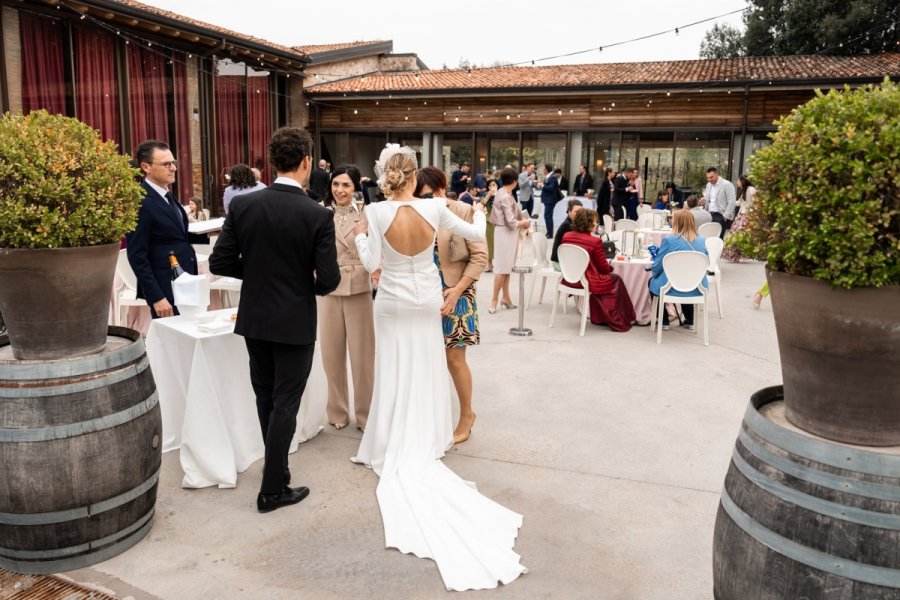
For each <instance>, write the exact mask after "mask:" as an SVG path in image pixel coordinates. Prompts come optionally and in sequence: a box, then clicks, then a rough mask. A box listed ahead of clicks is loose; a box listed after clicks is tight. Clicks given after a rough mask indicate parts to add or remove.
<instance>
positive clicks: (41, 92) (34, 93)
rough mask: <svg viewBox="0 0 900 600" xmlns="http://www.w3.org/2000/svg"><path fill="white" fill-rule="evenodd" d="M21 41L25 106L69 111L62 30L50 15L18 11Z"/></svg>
mask: <svg viewBox="0 0 900 600" xmlns="http://www.w3.org/2000/svg"><path fill="white" fill-rule="evenodd" d="M19 32H20V34H19V35H20V39H21V42H22V110H23V112H25V113H26V114H27V113H29V112H31V111H32V110H37V109H39V108H46V109H47V110H48V111H49V112H51V113H54V114H62V115H64V114H66V78H65V67H64V66H63V30H62V26H61V24H60V22H59V21H58V20H56V19H52V18H50V17H43V16H40V15H35V14H33V13H29V12H27V11H24V10H20V11H19Z"/></svg>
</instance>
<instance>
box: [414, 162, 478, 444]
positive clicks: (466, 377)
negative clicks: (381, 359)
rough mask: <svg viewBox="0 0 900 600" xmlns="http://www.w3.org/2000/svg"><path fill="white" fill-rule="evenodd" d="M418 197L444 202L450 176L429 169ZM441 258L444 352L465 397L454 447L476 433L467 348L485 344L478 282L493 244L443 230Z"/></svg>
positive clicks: (463, 208)
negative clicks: (480, 339) (479, 325)
mask: <svg viewBox="0 0 900 600" xmlns="http://www.w3.org/2000/svg"><path fill="white" fill-rule="evenodd" d="M416 179H417V181H416V190H415V192H413V195H414V196H416V197H417V198H425V197H429V198H430V197H434V198H443V197H444V190H445V189H446V188H447V176H446V175H444V172H443V171H441V170H440V169H438V168H435V167H424V168H422V169H420V170H419V173H418V174H417V176H416ZM447 208H449V209H450V210H451V211H453V213H454V214H455V215H456V216H457V217H459V218H460V219H463V220H465V221H468V222H469V223H472V222H473V217H472V214H473V210H472V207H471V206H469V205H468V204H466V203H464V202H458V201H456V200H447ZM435 255H436V256H435V259H436V262H437V266H438V269H439V270H440V273H441V287H443V289H444V304H443V306H441V315H442V316H443V318H442V320H441V321H442V325H443V328H444V349H445V351H446V353H447V369H448V370H449V371H450V376H451V377H452V378H453V385H454V387H456V395H457V396H459V423H458V424H457V426H456V430H455V431H454V432H453V443H454V444H461V443H462V442H465V441H466V440H467V439H469V436H470V435H471V434H472V425H473V424H474V423H475V413H474V412H473V411H472V371H471V370H470V369H469V365H468V363H466V348H467V347H468V346H475V345H477V344H478V342H479V338H480V334H479V331H478V306H477V304H476V303H475V282H476V281H478V277H479V276H480V275H481V273H482V272H483V271H484V268H485V267H486V266H487V264H488V250H487V244H486V243H484V242H470V241H468V240H466V239H464V238H462V237H460V236H458V235H453V234H451V233H450V232H449V231H447V230H446V229H438V234H437V242H436V252H435Z"/></svg>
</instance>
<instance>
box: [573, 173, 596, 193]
mask: <svg viewBox="0 0 900 600" xmlns="http://www.w3.org/2000/svg"><path fill="white" fill-rule="evenodd" d="M593 187H594V178H593V177H591V174H590V173H585V174H584V175H582V174H581V173H579V174H578V175H576V176H575V189H574V193H575V195H576V196H585V195H587V191H588V190H589V189H592V188H593Z"/></svg>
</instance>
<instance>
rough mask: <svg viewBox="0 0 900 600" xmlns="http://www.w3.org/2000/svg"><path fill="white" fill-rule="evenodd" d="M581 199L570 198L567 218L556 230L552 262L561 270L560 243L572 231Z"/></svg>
mask: <svg viewBox="0 0 900 600" xmlns="http://www.w3.org/2000/svg"><path fill="white" fill-rule="evenodd" d="M582 206H583V204H581V200H575V199H574V198H573V199H572V200H569V203H568V205H567V206H566V220H565V221H563V222H562V224H561V225H560V226H559V228H558V229H557V230H556V236H554V238H553V248H552V249H551V250H550V263H551V264H552V265H553V268H554V269H556V270H557V271H559V254H558V252H557V251H558V250H559V245H560V244H562V239H563V236H564V235H566V234H567V233H569V232H570V231H572V221H573V220H574V219H575V213H577V212H578V211H579V210H581V207H582Z"/></svg>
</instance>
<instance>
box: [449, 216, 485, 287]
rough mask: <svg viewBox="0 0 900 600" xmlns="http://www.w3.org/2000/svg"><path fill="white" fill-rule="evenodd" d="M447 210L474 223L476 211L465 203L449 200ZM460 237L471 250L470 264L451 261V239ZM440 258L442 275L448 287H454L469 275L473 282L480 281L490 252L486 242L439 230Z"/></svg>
mask: <svg viewBox="0 0 900 600" xmlns="http://www.w3.org/2000/svg"><path fill="white" fill-rule="evenodd" d="M447 208H449V209H450V210H451V211H452V212H453V214H455V215H456V216H457V217H459V218H460V219H462V220H463V221H467V222H469V223H474V218H473V216H472V215H473V214H474V212H475V211H474V210H473V209H472V207H471V206H469V205H468V204H466V203H465V202H459V201H457V200H447ZM451 237H459V238H460V239H461V240H463V241H464V242H465V243H466V246H467V247H468V248H469V261H468V262H453V261H451V260H450V238H451ZM437 240H438V258H439V259H440V261H441V273H442V274H443V275H444V283H446V284H447V285H448V286H454V285H456V284H457V283H459V280H460V279H461V278H462V276H463V275H468V276H469V277H471V278H472V279H473V280H475V281H478V277H480V276H481V273H482V272H483V271H484V269H485V268H486V267H487V264H488V250H487V244H486V243H485V242H472V241H469V240H467V239H465V238H462V237H461V236H456V235H455V234H452V233H450V232H449V231H447V230H446V229H438V236H437Z"/></svg>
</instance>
